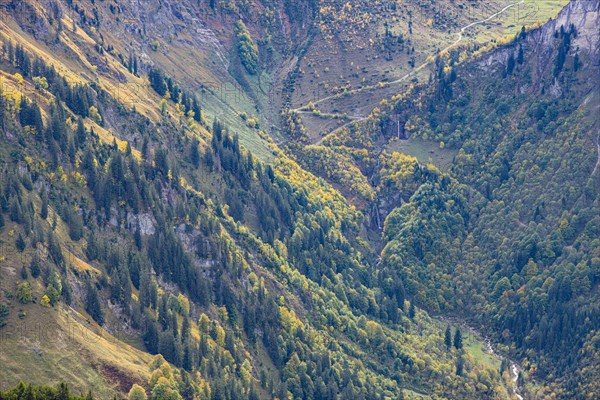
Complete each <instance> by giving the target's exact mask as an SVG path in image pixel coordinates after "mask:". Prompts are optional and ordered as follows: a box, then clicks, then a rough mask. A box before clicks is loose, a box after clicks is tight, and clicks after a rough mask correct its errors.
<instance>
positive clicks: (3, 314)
mask: <svg viewBox="0 0 600 400" xmlns="http://www.w3.org/2000/svg"><path fill="white" fill-rule="evenodd" d="M9 313H10V310H9V308H8V306H7V305H6V304H2V303H0V328H2V327H3V326H5V325H6V320H7V319H8V314H9Z"/></svg>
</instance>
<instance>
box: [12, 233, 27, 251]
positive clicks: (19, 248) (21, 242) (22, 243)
mask: <svg viewBox="0 0 600 400" xmlns="http://www.w3.org/2000/svg"><path fill="white" fill-rule="evenodd" d="M25 246H26V243H25V239H23V235H21V234H20V233H19V235H18V236H17V240H16V241H15V247H16V248H17V251H19V252H20V253H22V252H23V250H25Z"/></svg>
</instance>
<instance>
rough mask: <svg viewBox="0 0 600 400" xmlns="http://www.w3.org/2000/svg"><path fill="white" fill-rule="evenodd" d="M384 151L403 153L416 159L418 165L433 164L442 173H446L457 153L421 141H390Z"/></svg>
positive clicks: (434, 143)
mask: <svg viewBox="0 0 600 400" xmlns="http://www.w3.org/2000/svg"><path fill="white" fill-rule="evenodd" d="M386 149H387V150H388V151H391V152H394V151H396V152H399V153H404V154H407V155H409V156H413V157H416V158H417V160H419V163H421V164H426V163H433V164H434V165H435V166H436V167H438V168H439V169H440V170H442V171H448V170H449V169H450V167H451V166H452V162H453V161H454V157H455V156H456V154H457V153H458V151H456V150H453V149H448V148H444V149H442V148H440V145H439V143H437V142H432V141H426V140H422V139H408V140H397V139H394V140H391V141H390V142H389V143H388V145H387V146H386Z"/></svg>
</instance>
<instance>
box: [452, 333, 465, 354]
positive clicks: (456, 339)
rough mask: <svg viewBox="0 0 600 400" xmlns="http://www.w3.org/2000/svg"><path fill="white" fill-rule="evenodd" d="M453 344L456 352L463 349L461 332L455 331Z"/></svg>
mask: <svg viewBox="0 0 600 400" xmlns="http://www.w3.org/2000/svg"><path fill="white" fill-rule="evenodd" d="M453 344H454V348H455V349H456V350H460V349H462V347H463V339H462V332H461V331H460V329H456V332H454V342H453Z"/></svg>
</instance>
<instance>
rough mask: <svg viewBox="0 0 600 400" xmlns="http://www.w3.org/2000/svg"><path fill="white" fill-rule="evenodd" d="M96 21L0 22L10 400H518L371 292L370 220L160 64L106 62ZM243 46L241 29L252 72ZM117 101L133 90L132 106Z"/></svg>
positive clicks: (400, 306)
mask: <svg viewBox="0 0 600 400" xmlns="http://www.w3.org/2000/svg"><path fill="white" fill-rule="evenodd" d="M101 3H102V4H100V5H99V6H102V8H99V9H98V11H97V15H96V12H93V11H90V10H88V8H87V7H91V6H90V4H91V5H92V6H93V5H94V3H93V2H89V3H88V2H72V3H71V2H67V3H65V4H67V5H68V6H69V7H70V8H68V9H66V8H61V7H64V6H61V4H62V3H58V2H49V3H48V4H46V5H47V6H48V8H47V9H48V10H50V12H41V11H40V10H39V9H36V8H35V7H34V6H35V5H36V4H38V3H34V2H31V3H28V2H19V3H16V2H10V3H3V5H2V6H3V10H8V11H9V13H8V14H7V15H8V17H6V18H4V19H3V21H2V25H1V26H2V35H1V36H0V40H1V41H2V54H1V59H0V70H1V71H2V82H3V84H2V86H1V93H0V101H1V103H0V126H1V127H2V132H1V143H2V146H1V147H0V160H1V162H2V164H3V169H2V180H1V186H0V237H1V238H2V244H3V247H2V248H3V252H4V253H3V255H2V258H1V259H0V260H1V261H0V263H1V264H0V273H1V276H2V280H1V295H0V304H1V308H0V324H1V325H2V331H1V332H2V338H3V341H2V346H6V349H7V350H3V351H2V379H1V380H0V384H2V386H3V389H6V388H8V386H12V385H16V384H17V382H18V381H19V380H21V379H24V380H27V381H31V382H34V383H36V384H54V383H56V382H57V381H59V380H67V381H69V383H70V384H71V385H72V387H73V388H74V389H75V391H76V392H78V393H79V392H81V393H85V392H86V391H87V390H88V389H92V390H93V391H94V392H95V393H96V395H98V396H101V397H103V398H104V397H106V396H110V395H111V394H116V395H118V396H121V397H122V396H124V395H125V394H126V393H127V392H128V390H129V388H130V387H132V385H134V384H138V385H140V386H142V388H143V390H144V389H145V391H146V392H147V393H148V394H151V395H152V397H153V398H155V399H159V398H161V399H162V398H175V399H176V398H180V397H179V396H181V397H183V398H186V399H187V398H194V397H196V398H214V399H221V398H232V399H233V398H280V399H281V398H290V397H293V398H337V397H344V398H372V397H379V398H384V397H399V396H403V395H407V396H411V397H414V396H421V397H433V398H435V397H462V398H490V399H491V398H507V397H508V392H509V388H510V386H511V384H510V383H509V379H508V378H507V377H503V376H501V374H500V373H499V371H498V370H497V365H496V364H495V363H494V362H490V361H489V360H487V359H486V360H481V359H479V358H477V357H476V350H473V349H477V348H480V347H481V346H482V345H483V344H482V343H480V342H477V341H474V342H469V346H464V347H463V346H462V343H461V342H457V344H456V346H455V347H451V346H450V347H449V346H447V345H446V344H445V343H444V327H442V326H440V325H439V324H436V323H434V321H432V320H431V319H430V318H429V316H427V315H426V314H425V313H423V312H422V311H420V310H419V309H417V308H416V307H415V304H414V302H411V301H409V299H408V298H406V297H405V292H404V288H403V286H402V283H401V282H400V281H397V282H393V281H390V280H383V279H382V278H381V277H380V276H379V275H378V270H377V268H376V263H377V258H376V254H375V252H373V251H372V249H371V248H370V247H369V245H368V243H367V242H365V240H364V239H362V238H361V222H362V219H363V215H362V213H361V212H360V211H359V210H357V209H356V208H355V207H354V206H352V205H351V204H349V202H348V201H347V200H346V199H345V198H344V197H343V196H342V195H341V194H340V193H339V192H337V191H336V190H334V189H333V188H332V187H331V186H330V185H328V184H327V183H325V182H324V181H323V180H321V179H320V178H317V177H316V176H314V175H312V174H311V173H309V172H306V171H305V170H303V169H301V168H300V167H299V166H298V165H297V164H296V163H295V162H294V161H293V160H291V159H290V158H289V157H288V156H287V155H286V154H284V153H283V152H281V151H280V150H279V149H278V148H277V146H275V145H274V144H273V143H272V142H271V141H270V139H269V137H268V136H266V135H261V134H259V132H257V131H256V130H253V131H252V132H253V135H255V136H253V137H255V138H259V139H260V140H261V141H262V142H263V143H266V144H265V145H264V146H265V148H267V149H268V154H270V158H269V160H271V164H266V163H264V162H263V161H260V160H259V159H257V158H256V157H255V156H253V153H251V152H249V151H247V150H246V148H244V147H243V146H242V144H243V143H245V144H246V145H247V147H250V148H251V147H252V146H251V145H250V144H249V143H250V142H249V140H250V138H251V137H250V136H246V139H245V140H242V139H241V137H243V136H238V135H235V134H233V133H232V131H231V129H230V128H228V126H227V125H226V124H223V123H222V121H221V118H219V120H217V119H215V120H213V119H212V118H209V117H208V113H206V114H205V113H204V111H205V110H206V109H207V108H209V107H210V105H209V104H210V101H209V100H206V101H205V102H203V103H201V104H200V103H199V100H198V98H197V97H195V96H194V95H193V92H192V90H191V89H190V88H188V86H187V85H186V84H184V83H182V82H181V81H178V80H177V79H176V74H175V73H173V74H171V72H170V71H168V70H165V69H164V68H162V67H161V64H159V63H158V62H156V63H155V64H154V65H152V64H150V63H147V62H146V61H144V60H138V61H137V71H136V62H135V59H131V61H130V60H129V58H128V57H126V56H124V57H123V59H121V58H120V57H119V53H120V50H118V48H117V47H114V48H113V47H112V46H113V45H111V44H108V43H105V44H104V45H103V46H102V47H99V45H98V40H99V39H98V38H99V37H100V35H101V34H102V30H103V28H102V24H103V23H102V22H98V21H101V20H102V18H101V15H104V14H102V13H103V12H105V11H106V10H104V8H103V7H105V6H106V7H108V10H109V12H111V13H114V15H115V17H114V18H115V20H116V19H117V18H120V17H117V16H118V14H119V13H118V11H114V10H115V9H114V4H112V5H113V9H112V11H111V7H110V6H111V4H110V2H101ZM84 6H86V7H84ZM53 7H57V8H53ZM78 7H80V8H78ZM82 7H83V8H82ZM70 9H73V10H76V11H77V10H79V11H77V14H76V15H78V16H79V17H78V18H80V20H81V21H82V22H81V25H80V24H79V23H76V24H75V25H76V26H73V19H72V17H70V16H69V15H68V14H67V13H66V11H67V10H70ZM93 9H94V7H91V10H93ZM88 13H91V14H88ZM84 16H85V17H84ZM98 24H100V29H98ZM69 25H71V27H70V28H69V29H67V27H69ZM92 28H93V29H92ZM251 29H252V25H251V24H248V25H246V24H242V23H235V32H236V35H237V36H238V40H239V41H240V43H242V44H243V45H241V46H240V47H239V49H242V50H243V51H242V52H241V54H240V55H242V54H243V57H240V58H239V59H238V62H239V63H242V65H243V66H244V68H245V69H249V70H252V67H251V65H252V64H248V63H251V62H252V60H253V59H254V57H253V51H254V49H255V47H254V45H253V44H252V43H253V41H252V40H250V39H248V32H249V31H250V30H251ZM148 30H149V29H148ZM111 33H112V34H114V35H117V34H118V29H117V27H114V28H111ZM102 36H104V35H102ZM107 36H108V34H107ZM161 46H162V44H161ZM155 47H156V46H155ZM159 49H160V46H159V47H158V48H157V49H156V51H157V52H158V51H159ZM282 51H283V50H282ZM121 54H122V53H121ZM157 57H158V56H157ZM157 59H158V58H157ZM244 60H245V62H244ZM140 61H141V63H140ZM247 72H248V73H249V72H250V71H247ZM117 82H121V83H122V84H123V85H124V87H129V86H128V85H134V84H135V83H136V82H138V83H140V85H139V86H138V89H137V90H138V91H132V92H127V93H128V94H127V95H126V96H123V91H121V90H120V89H121V86H119V85H115V83H117ZM130 98H132V99H134V101H133V102H131V103H129V102H128V101H127V100H128V99H130ZM229 115H230V114H224V116H229ZM250 119H251V118H250V116H246V120H247V122H248V125H250ZM36 324H40V325H42V326H43V327H44V329H42V330H41V331H40V332H38V331H37V328H34V329H35V330H34V331H30V326H32V325H33V326H36ZM71 327H72V329H71ZM46 330H47V331H46ZM22 331H25V332H26V333H25V334H21V333H20V332H22ZM71 331H73V332H71ZM457 335H458V336H460V334H457ZM88 338H89V340H88ZM158 353H160V354H162V356H164V358H165V359H166V361H163V360H162V359H161V358H160V357H159V358H153V359H152V360H151V355H154V354H158ZM17 390H18V389H17ZM165 393H168V396H167V394H165Z"/></svg>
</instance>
